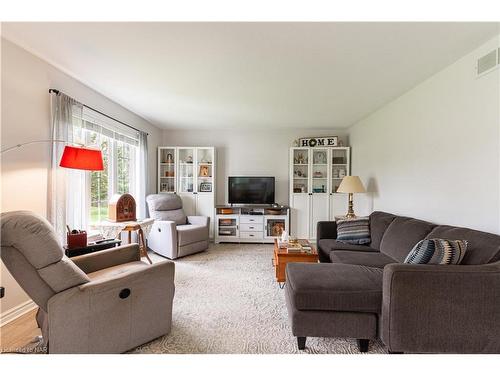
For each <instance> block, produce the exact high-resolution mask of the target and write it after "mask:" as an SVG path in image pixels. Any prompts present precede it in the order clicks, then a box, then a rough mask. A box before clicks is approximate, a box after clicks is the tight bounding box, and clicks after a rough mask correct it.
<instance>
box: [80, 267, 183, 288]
mask: <svg viewBox="0 0 500 375" xmlns="http://www.w3.org/2000/svg"><path fill="white" fill-rule="evenodd" d="M174 273H175V263H174V262H172V261H170V260H164V261H161V262H158V263H154V264H151V265H148V267H145V268H139V269H131V270H130V271H128V272H123V273H120V274H117V275H113V276H110V277H107V278H99V279H96V280H92V281H90V282H88V283H85V284H81V285H79V286H78V287H77V288H78V289H79V290H80V291H81V292H84V293H85V292H89V293H103V292H106V291H108V290H113V289H116V288H119V287H126V286H130V285H132V284H133V283H134V281H136V280H140V279H141V278H143V277H149V278H151V277H153V278H154V277H156V274H158V276H159V275H160V274H162V275H163V276H165V275H166V276H167V277H168V278H169V279H171V281H172V283H173V281H174ZM165 287H168V285H165Z"/></svg>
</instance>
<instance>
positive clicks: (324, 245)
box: [318, 238, 377, 262]
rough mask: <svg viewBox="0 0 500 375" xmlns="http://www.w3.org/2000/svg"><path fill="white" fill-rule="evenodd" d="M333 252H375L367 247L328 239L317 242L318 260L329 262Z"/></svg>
mask: <svg viewBox="0 0 500 375" xmlns="http://www.w3.org/2000/svg"><path fill="white" fill-rule="evenodd" d="M334 250H355V251H377V250H375V249H372V248H371V247H370V246H367V245H354V244H350V243H343V242H339V241H337V240H332V239H330V238H325V239H322V240H319V241H318V253H319V259H320V261H322V262H330V253H331V252H332V251H334Z"/></svg>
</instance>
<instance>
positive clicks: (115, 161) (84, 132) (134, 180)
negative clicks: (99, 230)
mask: <svg viewBox="0 0 500 375" xmlns="http://www.w3.org/2000/svg"><path fill="white" fill-rule="evenodd" d="M73 136H74V139H75V142H78V143H82V144H85V145H86V146H90V147H95V148H99V149H100V150H101V152H102V157H103V162H104V170H103V171H95V172H90V173H89V174H88V177H87V178H86V182H85V184H86V185H87V187H86V197H85V201H86V202H87V206H88V207H86V208H85V209H86V210H87V215H86V216H87V219H86V222H87V227H88V226H92V225H95V224H96V223H98V222H99V221H101V220H104V219H106V218H107V217H108V202H109V200H110V199H111V197H112V196H113V195H114V194H124V193H129V194H132V195H133V196H134V197H136V192H137V191H138V186H139V181H138V177H139V173H138V171H137V166H138V165H139V163H138V157H139V142H138V134H137V132H135V131H131V130H130V129H129V128H126V127H125V126H120V124H119V123H115V122H114V121H111V120H109V119H108V118H105V117H104V116H99V114H96V113H94V112H93V111H89V112H87V113H85V112H84V115H83V118H74V121H73Z"/></svg>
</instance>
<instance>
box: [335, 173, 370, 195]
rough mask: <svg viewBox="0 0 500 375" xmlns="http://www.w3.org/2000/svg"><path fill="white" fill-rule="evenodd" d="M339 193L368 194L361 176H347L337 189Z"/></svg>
mask: <svg viewBox="0 0 500 375" xmlns="http://www.w3.org/2000/svg"><path fill="white" fill-rule="evenodd" d="M337 192H338V193H366V189H365V187H364V186H363V183H362V182H361V180H360V179H359V176H345V177H344V178H343V179H342V182H341V183H340V186H339V188H338V189H337Z"/></svg>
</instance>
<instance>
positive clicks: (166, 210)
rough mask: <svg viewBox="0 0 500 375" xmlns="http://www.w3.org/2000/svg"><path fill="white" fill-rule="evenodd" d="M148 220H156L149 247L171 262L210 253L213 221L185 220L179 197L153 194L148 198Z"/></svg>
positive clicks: (203, 218)
mask: <svg viewBox="0 0 500 375" xmlns="http://www.w3.org/2000/svg"><path fill="white" fill-rule="evenodd" d="M146 201H147V204H148V209H149V216H150V217H151V218H153V219H155V223H154V224H153V228H152V229H151V232H150V234H149V236H148V246H149V248H150V249H151V250H153V251H154V252H155V253H158V254H160V255H162V256H164V257H167V258H169V259H176V258H180V257H183V256H186V255H191V254H194V253H199V252H201V251H204V250H206V249H208V242H209V228H210V218H209V217H207V216H186V214H185V213H184V210H183V209H182V200H181V198H180V197H179V196H178V195H177V194H151V195H148V196H147V197H146Z"/></svg>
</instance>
